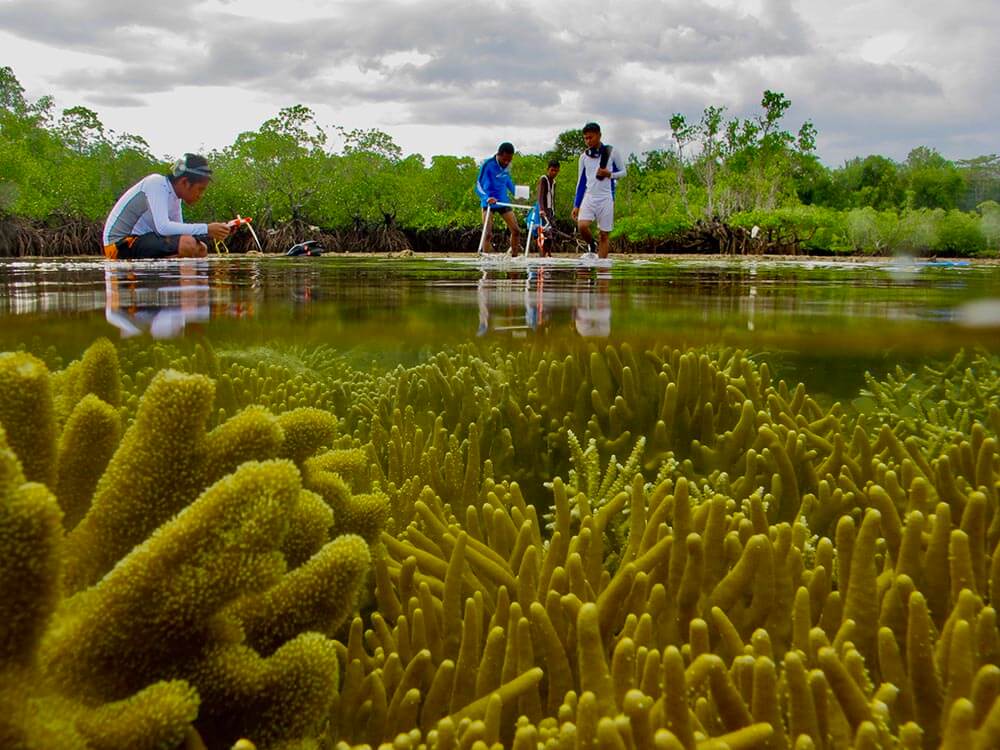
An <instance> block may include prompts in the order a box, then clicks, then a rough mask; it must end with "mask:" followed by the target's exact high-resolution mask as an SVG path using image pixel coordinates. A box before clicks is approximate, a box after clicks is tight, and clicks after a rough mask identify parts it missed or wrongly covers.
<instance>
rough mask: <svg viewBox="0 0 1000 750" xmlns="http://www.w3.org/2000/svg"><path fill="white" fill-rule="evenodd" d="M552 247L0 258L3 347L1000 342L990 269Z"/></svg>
mask: <svg viewBox="0 0 1000 750" xmlns="http://www.w3.org/2000/svg"><path fill="white" fill-rule="evenodd" d="M560 260H561V259H560ZM547 261H548V259H546V262H543V261H537V260H534V259H532V261H531V262H520V263H508V264H506V265H503V266H501V265H498V264H496V263H491V264H484V263H481V262H477V260H476V259H475V258H474V257H469V258H448V259H442V258H439V259H427V258H420V259H416V260H392V259H387V258H368V259H361V258H354V257H344V256H324V257H321V258H311V259H295V258H291V259H286V258H210V259H206V260H201V261H168V262H159V263H133V264H106V263H104V262H95V261H86V260H85V261H43V262H38V261H33V262H26V261H8V262H0V318H2V319H3V320H4V325H3V326H2V327H0V347H2V348H10V347H11V346H17V345H18V343H19V342H23V341H26V340H28V339H29V338H32V337H38V336H44V337H46V338H51V337H52V336H53V335H58V336H60V337H61V338H62V339H63V340H65V341H66V342H67V348H75V347H76V344H73V346H72V347H70V346H69V342H70V339H73V340H74V341H85V340H87V339H92V338H93V337H94V336H95V335H107V334H108V333H109V328H108V326H109V324H110V325H112V326H113V328H112V329H110V330H111V332H112V333H114V334H115V335H120V336H131V337H138V336H140V335H147V336H149V337H151V338H152V337H157V338H159V337H168V336H181V335H184V334H186V333H190V332H196V333H197V335H198V336H202V335H209V336H212V337H217V338H220V339H222V338H225V339H226V340H234V339H235V340H242V339H246V338H253V339H254V340H255V341H264V340H267V339H282V340H288V341H290V342H295V343H301V344H303V345H306V344H311V343H327V344H337V345H339V346H352V345H361V346H366V347H369V348H371V349H382V350H396V351H399V350H402V349H409V350H411V351H415V350H416V349H417V348H418V347H420V346H430V347H434V346H437V345H444V344H446V343H451V342H460V341H463V340H468V339H470V338H476V336H477V334H478V335H479V336H480V337H503V338H508V339H511V338H513V339H532V338H537V337H552V336H572V337H587V338H594V339H605V338H613V339H614V340H619V339H623V338H636V337H642V338H643V339H646V340H655V341H661V342H664V343H673V344H698V343H722V344H727V345H738V346H745V347H755V348H760V347H766V348H768V349H770V350H774V349H776V348H781V349H785V350H800V351H801V350H811V351H815V352H817V353H820V352H825V353H832V352H837V351H840V352H846V351H857V352H865V351H867V352H884V351H886V350H888V349H890V348H892V349H894V350H897V351H900V350H911V351H927V350H943V351H947V350H954V349H957V348H958V347H961V346H969V345H977V346H978V345H985V346H987V347H988V348H991V349H1000V311H998V302H997V301H998V300H1000V266H998V265H973V266H968V267H947V268H938V267H922V266H917V269H916V270H915V271H914V270H912V269H907V273H901V272H900V271H899V269H898V268H897V267H895V266H892V265H889V264H882V265H879V264H876V263H838V264H835V263H827V264H816V263H813V264H802V263H798V264H796V263H791V262H758V261H749V262H739V263H736V262H726V261H721V260H713V259H703V258H699V259H697V260H670V261H666V260H649V259H639V260H631V259H621V260H619V259H615V261H614V262H613V264H611V266H610V268H609V267H599V268H591V267H580V266H576V265H574V264H572V263H568V262H562V263H554V262H553V263H549V262H547ZM250 321H252V323H251V322H250ZM55 332H58V334H56V333H55Z"/></svg>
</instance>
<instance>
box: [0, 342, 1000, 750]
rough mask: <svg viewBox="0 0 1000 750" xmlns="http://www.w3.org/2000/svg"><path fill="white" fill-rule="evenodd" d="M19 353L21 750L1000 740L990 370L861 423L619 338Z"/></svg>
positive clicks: (10, 498)
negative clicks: (62, 741)
mask: <svg viewBox="0 0 1000 750" xmlns="http://www.w3.org/2000/svg"><path fill="white" fill-rule="evenodd" d="M4 356H5V357H6V359H0V424H2V425H3V427H4V428H5V429H6V430H7V433H8V436H13V437H7V438H6V439H7V440H8V445H9V447H10V449H9V450H8V451H7V453H6V455H7V456H8V458H9V461H8V463H7V464H5V465H4V466H7V467H8V468H5V469H4V470H3V472H2V474H0V480H3V481H2V484H3V487H4V488H5V489H4V492H5V494H4V497H5V498H6V499H5V500H4V503H5V505H4V506H3V508H2V509H3V515H2V516H0V536H2V538H3V539H4V540H6V539H15V540H24V541H19V542H18V543H17V544H14V545H12V546H11V547H10V549H12V550H15V551H14V552H11V553H9V554H7V553H5V554H6V557H5V558H4V562H3V564H4V566H5V567H4V568H3V575H4V576H6V577H5V578H3V579H2V581H0V582H2V585H3V586H6V587H8V588H6V589H5V592H6V591H7V590H8V589H9V591H10V592H11V593H10V598H9V601H10V602H12V604H11V605H10V606H11V607H12V608H15V609H16V611H17V612H18V613H19V615H18V618H19V619H13V620H11V624H10V625H8V626H7V629H6V630H4V631H2V634H3V636H4V637H3V639H0V646H2V647H3V648H4V649H5V651H4V652H3V653H4V657H3V667H0V669H2V671H0V675H8V674H12V675H26V676H25V677H24V678H23V679H24V681H25V684H29V685H32V686H35V687H33V688H32V689H31V690H30V691H28V692H26V693H25V694H24V695H17V694H15V693H13V692H11V691H10V690H7V691H6V692H5V691H4V690H3V689H0V697H2V699H3V700H4V701H8V703H7V704H6V705H9V706H14V707H16V708H17V712H13V711H12V712H8V714H7V715H12V716H19V717H22V718H21V719H16V720H15V721H13V722H10V721H8V725H9V726H10V727H12V728H11V729H8V730H7V731H9V732H20V734H19V735H17V736H18V738H19V739H18V742H20V745H13V746H22V747H26V748H34V747H45V746H46V745H45V744H44V743H45V735H44V733H45V732H57V731H59V732H62V731H65V732H72V733H75V734H74V735H73V736H74V738H75V739H74V740H73V742H74V743H76V744H66V746H68V747H105V746H107V747H111V746H115V745H114V743H115V742H117V741H118V740H116V739H114V736H115V735H114V734H113V733H114V732H119V731H120V732H124V733H127V732H129V731H131V730H130V727H132V726H138V725H140V724H141V725H143V726H148V727H151V728H150V729H149V735H150V736H153V735H155V734H156V732H163V733H164V734H163V735H162V736H164V737H166V739H164V740H163V741H162V742H161V744H160V746H163V747H170V746H171V745H170V744H169V743H171V742H173V743H174V746H176V745H177V744H179V742H180V741H181V740H183V738H184V737H185V733H189V732H190V731H192V730H190V729H189V727H191V726H193V727H196V728H197V731H198V733H199V735H200V736H201V738H202V739H204V740H205V741H206V742H207V743H208V746H209V747H223V746H228V745H229V744H232V742H234V741H235V740H236V738H238V737H240V736H243V737H245V738H247V740H252V741H253V743H254V744H255V745H256V746H257V747H259V748H272V747H273V748H290V747H316V748H327V749H330V748H335V747H336V748H346V747H349V746H371V747H375V746H380V745H385V746H386V747H389V746H391V747H394V748H399V749H400V750H402V749H404V748H425V747H426V748H438V749H440V750H452V748H456V749H457V748H469V749H472V748H475V749H476V750H485V749H488V748H493V747H500V746H502V747H510V748H517V749H518V750H527V748H536V747H545V748H550V749H551V750H557V749H561V748H574V749H576V748H596V747H601V748H654V747H656V748H684V749H686V750H691V749H693V748H698V749H699V750H716V749H718V750H721V749H722V748H748V749H749V748H789V749H791V748H794V749H795V750H806V749H807V748H821V749H824V748H825V749H833V748H893V747H899V748H918V747H922V748H932V747H939V746H940V747H949V748H951V747H959V746H962V747H967V748H976V749H978V748H984V749H985V748H991V747H998V746H1000V629H998V623H997V613H996V609H995V606H996V603H997V602H998V601H1000V507H998V500H1000V496H998V495H1000V456H998V452H997V439H998V436H997V432H998V428H1000V420H998V414H1000V412H998V404H997V395H996V393H997V390H996V389H995V388H993V389H990V387H988V384H989V383H996V382H1000V366H998V363H997V361H996V359H995V358H992V357H990V356H988V355H986V354H982V353H979V354H972V355H966V354H963V355H960V356H959V357H957V358H956V359H955V360H954V361H953V362H951V363H946V364H945V365H944V366H942V367H941V368H937V367H933V368H932V367H927V368H925V370H923V371H921V373H919V374H918V375H916V376H912V375H910V374H909V373H907V372H905V371H897V372H894V373H891V374H890V375H889V376H887V377H886V379H885V380H883V381H879V380H877V379H876V378H875V377H874V376H869V378H868V385H867V389H866V392H865V393H863V394H860V398H859V399H858V400H857V401H856V402H855V403H854V404H849V405H847V406H844V405H842V404H840V403H826V402H824V401H822V400H818V399H816V398H814V397H812V396H810V394H809V392H808V390H807V389H806V387H805V386H804V385H802V384H797V385H794V386H792V385H789V384H787V383H786V382H785V381H783V380H781V379H780V378H778V377H777V376H776V374H775V373H772V372H771V370H770V368H769V366H768V365H767V364H766V363H759V362H758V361H757V360H756V358H753V357H751V356H748V354H747V353H745V352H741V351H735V350H727V349H703V350H679V349H671V348H666V347H659V348H651V349H646V350H643V351H638V350H636V349H633V348H632V347H631V346H630V345H629V344H627V343H623V344H620V345H616V346H606V347H602V348H599V347H596V346H594V345H587V344H583V343H579V342H560V341H552V342H547V344H546V346H545V347H544V348H543V347H542V346H535V347H525V348H520V349H513V348H512V349H504V348H499V347H485V346H484V347H476V346H472V345H468V346H463V347H460V348H458V349H456V350H454V351H451V352H442V353H439V354H436V355H433V356H431V357H429V358H428V359H427V360H426V361H424V362H422V363H419V364H416V365H413V366H410V367H406V368H404V367H401V366H400V367H395V368H394V369H388V370H383V369H379V368H377V367H370V366H365V365H364V364H363V363H360V364H358V365H357V366H355V364H353V363H352V362H351V361H350V360H349V359H347V358H346V357H343V356H338V355H336V354H334V353H333V352H330V351H327V350H318V351H317V352H303V351H300V350H294V349H281V348H280V347H274V348H269V349H267V350H263V349H258V350H255V351H254V352H253V353H240V352H239V351H238V350H236V349H211V348H209V347H208V346H207V345H200V346H198V347H196V348H195V349H194V350H193V351H189V352H186V353H182V352H181V351H180V350H178V349H176V348H171V347H165V346H158V347H150V348H148V349H145V350H141V351H138V350H132V349H129V348H128V347H125V348H123V349H121V350H120V351H118V352H116V351H115V350H114V348H113V347H111V348H110V349H109V348H108V345H107V344H106V343H103V342H102V343H101V344H99V345H98V346H97V348H96V349H92V350H90V351H88V352H87V353H85V355H84V357H83V358H82V359H81V360H79V361H78V362H74V363H71V364H70V365H69V366H68V367H67V368H66V369H65V370H63V371H60V372H58V373H55V374H49V373H48V370H47V368H46V367H45V365H44V364H43V363H42V362H41V360H38V359H34V358H32V357H31V356H30V355H27V354H15V355H4ZM88 362H90V363H91V364H89V365H88ZM97 362H102V363H103V365H101V367H95V365H94V363H97ZM109 371H110V372H112V373H114V374H115V375H114V377H111V376H107V375H106V373H107V372H109ZM97 372H101V373H105V377H103V378H97V377H96V373H97ZM88 373H89V374H88ZM921 379H922V380H921ZM113 381H117V382H118V383H119V387H118V388H115V383H114V382H113ZM99 435H102V436H103V440H95V445H96V446H97V447H96V448H95V459H94V465H93V466H88V465H87V464H86V461H84V460H83V456H82V451H81V448H80V447H79V445H78V443H79V441H80V440H83V439H87V440H90V439H94V438H97V436H99ZM119 436H120V437H119ZM35 450H39V451H40V453H34V452H33V451H35ZM22 464H23V465H24V466H26V467H27V466H30V470H29V469H28V468H24V469H22V468H21V466H22ZM84 469H86V470H84ZM53 493H55V494H54V495H53ZM29 496H30V497H31V498H32V500H31V502H30V503H29V502H28V500H26V499H22V498H27V497H29ZM64 498H65V499H64ZM56 501H58V503H59V505H62V506H63V511H62V513H60V511H59V508H58V507H57V505H56ZM32 503H33V504H32ZM29 506H30V508H32V509H33V510H30V511H29V510H28V508H29ZM19 514H20V515H19ZM63 514H65V516H66V517H65V518H64V517H63ZM16 519H22V520H16ZM64 527H65V528H66V529H68V531H64V530H63V528H64ZM3 549H4V550H6V549H8V547H7V545H5V546H4V547H3ZM17 550H19V552H18V551H17ZM18 555H20V557H19V556H18ZM60 575H64V577H65V588H66V593H65V594H63V593H62V592H61V591H60V586H59V578H60ZM5 601H7V600H6V599H5ZM15 609H12V610H11V611H15ZM7 644H10V645H7ZM5 679H7V678H6V677H0V685H8V686H9V685H13V684H14V683H13V682H4V681H3V680H5ZM195 692H196V693H197V695H195ZM185 700H186V701H187V702H186V703H185ZM18 701H20V703H18ZM30 701H48V702H49V703H48V704H47V705H48V706H50V709H49V710H50V711H51V713H52V715H53V717H54V718H53V719H52V720H51V721H43V720H41V719H39V718H38V714H37V713H31V711H29V710H28V709H27V708H25V706H26V705H27V704H28V703H29V702H30ZM152 707H158V708H156V709H154V708H152ZM182 709H183V710H182ZM195 712H196V714H197V715H196V716H195ZM29 715H30V716H29ZM164 717H167V718H164ZM157 721H159V723H156V722H157ZM143 722H145V723H143ZM98 726H101V727H105V729H104V730H103V731H104V734H103V735H101V736H100V737H98V734H100V733H99V732H97V730H96V729H95V728H96V727H98ZM32 732H34V733H35V734H32ZM170 732H173V734H170ZM0 736H2V735H0ZM11 736H15V735H14V734H11ZM121 736H123V737H127V736H128V735H127V734H123V735H121ZM187 736H188V737H190V736H191V735H190V734H188V735H187ZM102 743H103V744H102ZM243 743H244V744H246V740H244V741H243ZM136 746H138V745H136Z"/></svg>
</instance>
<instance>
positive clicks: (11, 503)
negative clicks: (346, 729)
mask: <svg viewBox="0 0 1000 750" xmlns="http://www.w3.org/2000/svg"><path fill="white" fill-rule="evenodd" d="M112 351H113V350H112ZM107 355H108V353H107V351H106V349H105V347H103V345H102V346H98V351H97V353H96V354H90V353H88V355H86V356H85V357H84V361H85V362H90V363H91V364H93V362H100V361H107V358H108V357H107ZM4 364H6V365H8V368H6V369H0V393H3V394H4V398H5V402H4V404H3V406H2V407H0V408H2V409H5V410H6V411H4V415H5V416H6V417H7V418H8V419H9V420H12V421H14V422H16V423H17V427H18V429H19V430H20V431H19V432H18V434H19V435H25V436H27V437H25V438H24V439H22V441H21V443H19V444H18V445H19V446H21V450H25V448H24V447H23V446H25V445H28V446H32V447H36V448H38V450H36V451H35V455H36V456H43V457H45V456H47V457H48V461H49V465H48V466H41V465H39V468H38V471H40V472H41V473H42V475H51V476H56V477H58V479H59V481H58V482H57V488H58V489H59V491H60V494H61V495H62V496H63V497H64V498H65V500H64V502H65V504H66V506H67V509H68V510H69V511H70V513H71V514H72V515H74V516H76V517H79V516H80V515H83V520H82V521H80V523H78V524H77V525H76V526H75V528H73V530H72V531H71V532H70V533H69V534H68V535H67V536H66V537H65V539H64V537H63V533H64V532H63V531H62V525H63V516H62V513H61V512H60V510H59V507H58V505H57V503H56V500H55V498H54V497H53V496H52V494H51V493H50V492H49V491H48V490H47V489H46V488H45V487H44V486H43V485H41V484H33V483H30V482H29V483H25V479H26V477H25V475H24V472H23V470H22V469H21V463H20V461H19V460H18V457H17V455H16V453H15V451H14V450H12V449H11V448H9V447H8V444H7V442H6V437H5V438H4V442H3V448H2V451H0V454H2V456H3V457H5V459H4V461H3V462H2V463H0V468H2V470H0V479H2V482H0V483H2V484H3V487H2V488H0V490H2V491H3V493H4V505H3V506H0V542H2V543H3V545H4V549H5V550H6V551H8V552H7V553H6V554H5V556H4V558H3V565H2V568H0V582H2V583H0V589H2V593H3V594H4V595H5V599H4V601H5V604H6V603H9V605H10V608H11V609H10V611H9V612H7V611H5V612H4V615H5V618H4V623H3V625H2V626H0V635H2V638H0V643H2V645H3V647H4V649H5V650H4V652H3V654H2V659H0V708H2V709H3V713H4V716H5V717H9V718H6V719H4V720H0V738H2V739H3V740H4V742H2V743H0V744H3V746H5V747H7V746H10V747H18V748H21V747H23V748H26V749H28V748H43V747H44V748H48V747H79V748H111V747H130V748H131V747H135V748H145V747H149V748H175V747H177V746H179V745H180V744H182V743H184V742H185V741H187V742H189V743H190V742H195V745H193V746H197V744H198V742H200V740H199V739H198V734H200V735H201V738H203V739H204V741H205V742H207V743H208V745H209V746H211V747H216V746H224V745H228V744H231V743H232V742H234V741H235V740H236V739H238V738H239V737H240V736H246V735H251V736H253V737H254V738H255V739H256V740H257V741H258V742H260V743H262V744H261V747H279V746H288V747H291V746H292V744H294V743H296V742H299V743H302V742H305V743H308V741H309V738H310V737H313V736H316V735H318V734H319V732H320V730H321V728H322V727H323V726H324V724H325V720H326V716H327V714H328V712H329V710H330V707H331V705H332V702H333V700H334V696H335V691H336V685H337V676H338V671H339V666H338V663H337V652H336V649H335V647H334V642H333V641H331V640H329V638H328V637H327V636H325V635H321V634H320V633H319V632H307V631H322V632H323V633H326V634H330V635H332V634H333V633H334V632H335V631H336V630H337V628H338V626H339V624H340V623H341V622H343V621H344V620H345V619H346V618H349V617H350V616H351V615H352V613H353V612H354V611H355V608H356V606H357V602H358V597H359V593H360V588H361V586H362V585H363V584H364V582H365V581H366V580H367V572H368V568H369V565H370V553H369V550H368V544H367V543H366V542H365V541H364V540H362V539H361V538H359V537H356V536H344V535H341V536H338V537H332V536H331V531H332V525H333V521H334V516H333V513H332V511H331V509H330V507H329V506H328V505H327V503H326V502H325V501H324V500H323V499H322V498H321V497H320V496H319V495H317V494H315V493H313V492H310V491H308V490H306V489H304V488H303V487H302V484H301V479H300V474H299V470H298V468H297V467H296V466H295V465H294V463H292V462H291V461H288V460H275V459H279V458H280V457H282V456H287V455H294V456H295V457H296V458H298V459H299V460H300V461H303V462H304V461H306V460H308V458H309V456H310V455H311V452H314V451H315V450H317V449H319V448H321V447H322V446H323V445H325V444H327V443H329V441H330V440H331V439H332V437H333V434H334V432H333V428H335V426H336V419H335V418H334V417H333V416H332V415H329V414H327V413H325V412H324V413H318V412H316V410H306V409H302V410H298V411H291V412H289V413H287V414H285V415H283V417H278V418H276V417H274V416H272V415H271V414H270V413H269V412H267V411H266V410H264V409H263V408H259V407H251V408H249V409H246V410H243V411H240V412H238V413H236V414H234V415H233V416H232V417H231V418H228V419H226V420H225V421H224V422H222V423H221V424H219V425H218V426H217V427H216V428H215V429H212V430H209V429H207V425H208V424H209V422H210V419H211V415H212V398H213V391H214V388H213V384H212V382H211V380H209V379H208V378H206V377H204V376H202V375H185V374H183V373H180V372H177V371H171V370H164V371H161V372H160V373H158V374H157V375H156V376H153V377H150V379H149V381H148V385H147V387H146V388H145V392H144V393H143V395H142V398H141V399H140V400H139V401H138V402H137V404H136V408H135V412H134V413H135V417H134V419H133V420H132V421H131V422H130V424H129V426H128V428H127V430H126V431H125V435H124V437H122V438H121V439H120V440H119V438H118V434H117V429H116V428H117V426H118V425H119V424H120V421H119V420H120V415H119V412H118V410H117V409H116V408H115V407H114V406H113V405H112V404H110V403H108V402H106V401H104V400H103V399H102V398H101V397H100V396H99V395H98V392H99V393H102V394H104V395H105V396H107V397H109V398H114V392H115V391H114V389H113V388H108V387H107V383H102V382H95V381H93V379H91V380H88V379H87V377H88V376H87V373H88V368H89V367H90V365H87V366H84V363H81V362H77V363H74V365H71V367H70V370H72V373H70V374H69V375H67V374H65V373H64V374H61V375H58V376H50V375H49V374H48V373H47V371H46V370H45V369H44V366H43V365H41V363H40V362H38V361H37V360H33V359H32V358H30V356H29V355H23V354H19V355H12V361H11V362H9V363H4ZM52 381H55V383H57V386H56V387H55V388H53V387H52ZM87 383H90V384H89V385H87ZM73 389H75V390H74V391H73V392H75V393H78V394H79V393H82V392H83V391H84V390H86V391H87V393H86V394H85V395H83V396H82V397H81V399H80V401H79V403H78V404H76V406H75V407H74V408H73V409H72V410H70V411H69V412H68V413H67V414H66V417H65V420H64V421H63V422H62V423H60V422H59V421H58V420H56V419H54V418H53V414H54V412H55V409H54V407H53V404H54V403H55V401H56V398H57V396H56V395H55V394H59V393H67V392H70V391H71V390H73ZM109 394H111V395H109ZM29 406H30V407H31V408H30V409H29V408H28V407H29ZM125 413H127V412H125ZM46 425H49V428H46V429H38V428H39V427H45V426H46ZM60 425H61V428H62V429H61V432H60V430H59V428H60ZM105 428H106V429H105ZM286 430H287V431H286ZM289 435H291V436H292V438H291V440H290V441H288V440H286V438H287V437H288V436H289ZM313 438H321V439H319V440H318V441H314V440H313ZM88 439H89V440H91V443H90V445H89V447H90V448H91V449H92V450H93V452H92V459H93V461H92V462H91V463H90V464H88V463H87V461H86V460H85V446H84V445H83V444H82V442H83V441H84V440H88ZM31 440H33V441H34V442H31ZM310 445H311V447H309V446H310ZM56 446H58V450H56ZM46 449H48V450H46ZM112 453H113V455H111V454H112ZM264 459H271V460H264ZM261 460H264V461H263V463H261V462H260V461H261ZM61 499H62V498H61ZM346 500H347V501H348V502H350V500H351V495H350V493H348V495H347V498H346ZM366 502H367V501H365V500H364V498H362V501H361V505H362V506H364V505H365V503H366ZM67 525H72V522H71V521H70V522H69V523H67ZM361 525H363V524H361ZM379 530H380V527H377V528H372V529H370V530H369V533H370V535H371V536H373V537H374V536H377V535H378V533H379ZM63 578H65V580H66V581H67V582H68V583H69V586H68V593H69V594H71V595H70V596H68V598H63V592H62V586H61V585H60V584H61V580H62V579H63ZM287 612H291V613H292V614H291V616H286V613H287ZM255 648H256V649H260V651H259V652H258V651H257V650H255ZM15 685H18V686H20V687H19V689H15ZM7 709H9V711H8V710H7ZM40 711H42V712H46V713H49V714H52V715H53V716H52V718H49V719H39V712H40ZM192 725H194V726H196V727H197V733H196V732H195V729H194V728H193V726H192ZM8 740H9V741H8Z"/></svg>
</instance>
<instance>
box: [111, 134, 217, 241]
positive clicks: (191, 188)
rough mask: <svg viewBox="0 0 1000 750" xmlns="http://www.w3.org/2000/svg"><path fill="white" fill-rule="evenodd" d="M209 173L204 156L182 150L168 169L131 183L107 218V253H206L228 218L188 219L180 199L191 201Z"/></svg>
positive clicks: (197, 197) (201, 191)
mask: <svg viewBox="0 0 1000 750" xmlns="http://www.w3.org/2000/svg"><path fill="white" fill-rule="evenodd" d="M211 179H212V170H211V169H209V167H208V161H207V160H206V159H205V157H203V156H198V155H196V154H184V156H183V157H181V158H180V159H178V160H177V161H176V162H175V163H174V166H173V169H172V170H171V172H170V174H169V175H162V174H151V175H149V176H147V177H144V178H143V179H142V180H140V181H139V182H137V183H136V184H135V185H133V186H132V187H130V188H129V189H128V190H126V191H125V193H124V194H123V195H122V197H121V198H119V199H118V202H117V203H115V207H114V208H112V209H111V213H110V214H108V218H107V220H106V221H105V222H104V237H103V242H104V257H105V258H107V259H108V260H138V259H152V258H170V257H174V256H180V257H182V258H204V257H205V255H206V253H207V252H208V247H207V245H206V244H205V243H206V242H207V240H208V239H209V238H211V239H212V240H221V239H225V238H226V237H227V236H228V235H229V227H228V225H226V224H225V223H224V222H212V223H210V224H185V223H184V215H183V212H182V210H181V201H183V202H184V203H187V204H188V205H189V206H193V205H194V204H195V203H197V202H198V201H199V200H201V196H202V195H203V194H204V193H205V189H206V188H207V187H208V183H209V182H210V181H211Z"/></svg>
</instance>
